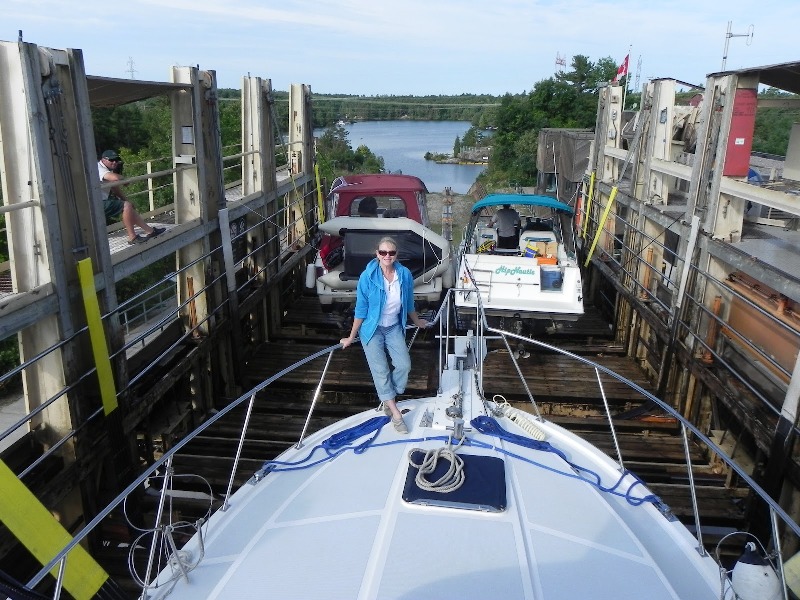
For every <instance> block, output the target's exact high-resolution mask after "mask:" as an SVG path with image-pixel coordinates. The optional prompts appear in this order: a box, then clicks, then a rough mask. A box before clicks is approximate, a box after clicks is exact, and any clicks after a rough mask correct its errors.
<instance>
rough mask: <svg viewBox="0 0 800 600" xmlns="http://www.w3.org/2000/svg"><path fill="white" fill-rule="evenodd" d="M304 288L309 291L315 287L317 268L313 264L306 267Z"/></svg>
mask: <svg viewBox="0 0 800 600" xmlns="http://www.w3.org/2000/svg"><path fill="white" fill-rule="evenodd" d="M306 287H307V288H308V289H310V290H313V289H314V288H316V287H317V267H316V265H314V263H311V264H310V265H306Z"/></svg>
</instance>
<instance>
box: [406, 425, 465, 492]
mask: <svg viewBox="0 0 800 600" xmlns="http://www.w3.org/2000/svg"><path fill="white" fill-rule="evenodd" d="M451 442H452V438H450V439H449V440H448V441H447V446H442V447H441V448H434V449H431V450H427V451H426V450H423V449H422V448H414V449H412V450H411V452H409V453H408V462H409V464H411V465H412V466H414V467H416V468H417V469H418V470H417V477H416V479H415V482H416V484H417V487H419V489H421V490H425V491H428V492H436V493H438V494H448V493H450V492H453V491H455V490H457V489H458V488H460V487H461V486H462V485H463V484H464V477H465V476H464V460H463V459H462V458H461V457H460V456H458V455H457V454H456V450H458V449H459V448H460V447H461V444H462V443H463V442H464V440H463V439H462V440H461V441H460V442H459V443H458V446H456V447H455V448H452V443H451ZM414 452H425V456H424V458H423V459H422V462H421V463H420V464H417V463H415V462H414V459H413V458H412V456H413V455H414ZM439 459H443V460H447V461H450V468H449V469H447V472H446V473H445V474H444V475H442V476H441V477H440V478H439V479H437V480H436V481H428V480H427V479H426V478H425V476H426V475H428V474H430V473H433V472H434V471H435V470H436V465H437V464H438V463H439Z"/></svg>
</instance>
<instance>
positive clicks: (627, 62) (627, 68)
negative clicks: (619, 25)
mask: <svg viewBox="0 0 800 600" xmlns="http://www.w3.org/2000/svg"><path fill="white" fill-rule="evenodd" d="M632 48H633V45H629V46H628V55H627V56H626V57H625V89H624V90H623V91H622V111H623V112H624V111H625V98H626V97H627V95H628V80H629V79H630V77H629V76H628V75H629V73H630V72H631V49H632Z"/></svg>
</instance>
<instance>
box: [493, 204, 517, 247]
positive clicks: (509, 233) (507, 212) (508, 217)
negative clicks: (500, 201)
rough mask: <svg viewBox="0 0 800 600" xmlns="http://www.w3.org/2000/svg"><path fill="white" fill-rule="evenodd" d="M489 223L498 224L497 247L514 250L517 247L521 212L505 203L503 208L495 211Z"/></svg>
mask: <svg viewBox="0 0 800 600" xmlns="http://www.w3.org/2000/svg"><path fill="white" fill-rule="evenodd" d="M489 224H490V225H491V226H492V227H494V226H495V224H496V225H497V247H498V248H501V249H505V250H512V249H515V248H516V247H517V244H518V241H519V234H518V231H519V225H520V221H519V213H518V212H517V211H515V210H514V209H513V208H511V205H510V204H504V205H503V208H501V209H500V210H498V211H497V212H496V213H494V216H493V217H492V220H491V221H489Z"/></svg>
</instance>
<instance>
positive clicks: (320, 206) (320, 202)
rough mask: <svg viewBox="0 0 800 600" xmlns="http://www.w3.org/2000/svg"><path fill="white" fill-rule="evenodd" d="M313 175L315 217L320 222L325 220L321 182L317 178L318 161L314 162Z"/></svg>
mask: <svg viewBox="0 0 800 600" xmlns="http://www.w3.org/2000/svg"><path fill="white" fill-rule="evenodd" d="M314 176H315V177H316V180H317V213H318V214H317V218H319V222H320V223H324V222H325V203H324V202H323V197H322V184H321V183H320V180H319V163H314Z"/></svg>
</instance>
